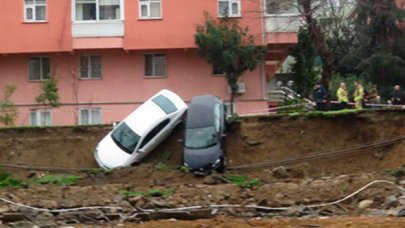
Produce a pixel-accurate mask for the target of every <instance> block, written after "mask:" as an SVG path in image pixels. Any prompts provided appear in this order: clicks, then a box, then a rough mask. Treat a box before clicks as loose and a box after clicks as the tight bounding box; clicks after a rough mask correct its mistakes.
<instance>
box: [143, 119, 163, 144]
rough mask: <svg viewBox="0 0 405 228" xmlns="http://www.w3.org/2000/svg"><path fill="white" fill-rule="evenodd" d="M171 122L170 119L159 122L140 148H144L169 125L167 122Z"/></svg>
mask: <svg viewBox="0 0 405 228" xmlns="http://www.w3.org/2000/svg"><path fill="white" fill-rule="evenodd" d="M169 122H170V120H169V119H165V120H164V121H163V122H161V123H160V124H158V125H157V126H156V127H155V128H153V129H152V130H151V131H150V132H149V133H148V134H147V135H146V136H145V138H144V139H143V141H142V143H141V146H140V148H141V149H142V148H143V147H144V146H145V145H147V144H148V143H149V141H150V140H151V139H153V138H154V137H155V136H156V135H157V134H159V132H161V131H162V130H163V128H165V127H166V126H167V124H169Z"/></svg>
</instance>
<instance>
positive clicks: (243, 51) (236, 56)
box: [195, 13, 265, 113]
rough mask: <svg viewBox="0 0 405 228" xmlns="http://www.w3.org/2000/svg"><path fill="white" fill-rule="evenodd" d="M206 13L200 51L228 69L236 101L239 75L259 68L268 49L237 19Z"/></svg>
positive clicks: (199, 34)
mask: <svg viewBox="0 0 405 228" xmlns="http://www.w3.org/2000/svg"><path fill="white" fill-rule="evenodd" d="M205 16H206V17H205V18H206V21H205V24H204V25H199V26H198V27H197V34H196V35H195V43H196V44H197V46H198V49H197V51H198V53H199V54H200V55H201V56H202V57H203V58H204V59H206V60H207V62H208V63H209V64H211V65H215V67H217V68H219V69H221V70H222V71H223V72H224V74H225V77H226V80H227V83H228V85H229V87H230V89H231V98H230V102H231V104H233V103H234V99H235V96H236V95H237V91H238V79H239V77H240V76H241V75H242V74H243V73H244V72H246V71H248V70H250V71H252V70H254V69H255V68H256V66H257V65H258V64H259V63H260V62H261V61H262V60H263V58H264V54H265V49H264V48H263V47H260V46H257V45H255V39H254V37H253V36H252V35H249V34H248V32H249V29H248V27H245V28H242V27H240V26H239V24H238V21H237V20H231V19H229V18H222V19H219V21H214V20H213V19H212V18H211V17H210V16H209V15H208V14H207V13H206V15H205ZM231 112H232V113H233V107H232V105H231Z"/></svg>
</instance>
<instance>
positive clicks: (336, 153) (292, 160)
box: [228, 135, 405, 170]
mask: <svg viewBox="0 0 405 228" xmlns="http://www.w3.org/2000/svg"><path fill="white" fill-rule="evenodd" d="M403 140H405V135H402V136H399V137H397V138H394V139H390V140H381V141H377V142H370V143H365V144H360V145H357V146H353V147H351V148H348V149H341V150H334V151H329V152H316V153H312V154H309V155H306V156H302V157H296V158H290V159H284V160H279V161H266V162H260V163H254V164H249V165H240V166H234V167H228V170H241V169H252V168H264V167H273V166H281V165H291V164H296V163H301V162H306V161H312V160H317V159H321V158H332V157H336V156H341V155H346V154H350V153H353V152H355V151H359V150H366V149H370V148H378V147H383V146H387V145H391V144H395V143H398V142H401V141H403Z"/></svg>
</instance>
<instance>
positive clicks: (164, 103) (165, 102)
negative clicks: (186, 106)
mask: <svg viewBox="0 0 405 228" xmlns="http://www.w3.org/2000/svg"><path fill="white" fill-rule="evenodd" d="M152 101H153V102H154V103H155V104H157V105H158V106H159V107H160V108H161V109H162V110H163V111H164V112H165V113H166V114H170V113H172V112H175V111H177V108H176V106H174V104H173V103H172V102H171V101H170V100H169V99H167V97H165V96H163V95H159V96H157V97H155V98H153V99H152Z"/></svg>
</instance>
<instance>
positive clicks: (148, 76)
mask: <svg viewBox="0 0 405 228" xmlns="http://www.w3.org/2000/svg"><path fill="white" fill-rule="evenodd" d="M159 55H163V56H164V57H165V66H164V71H165V72H164V74H163V75H156V69H155V64H154V61H155V60H154V58H155V56H159ZM146 56H152V75H147V74H146V73H147V72H146V63H147V62H146ZM143 61H144V64H143V68H144V69H143V71H144V72H143V75H144V78H167V75H168V73H167V69H168V64H167V54H165V53H145V54H144V55H143Z"/></svg>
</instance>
